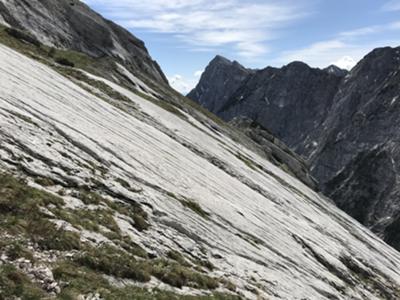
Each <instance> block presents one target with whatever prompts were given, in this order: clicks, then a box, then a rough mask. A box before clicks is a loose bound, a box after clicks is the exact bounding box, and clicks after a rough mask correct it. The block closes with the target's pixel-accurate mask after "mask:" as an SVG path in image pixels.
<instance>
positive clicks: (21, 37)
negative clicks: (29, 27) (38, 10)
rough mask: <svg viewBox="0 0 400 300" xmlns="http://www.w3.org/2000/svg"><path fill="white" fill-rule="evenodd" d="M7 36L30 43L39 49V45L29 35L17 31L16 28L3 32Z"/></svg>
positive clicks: (9, 28) (8, 28) (6, 29)
mask: <svg viewBox="0 0 400 300" xmlns="http://www.w3.org/2000/svg"><path fill="white" fill-rule="evenodd" d="M4 31H5V32H6V33H7V34H8V35H9V36H11V37H13V38H16V39H18V40H20V41H23V42H27V43H30V44H32V45H34V46H36V47H40V46H41V43H40V42H39V41H38V40H37V39H36V38H35V37H34V36H32V35H31V34H30V33H28V32H26V31H23V30H18V29H16V28H12V27H7V28H5V30H4Z"/></svg>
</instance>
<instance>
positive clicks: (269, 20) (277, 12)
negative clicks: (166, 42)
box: [86, 0, 306, 58]
mask: <svg viewBox="0 0 400 300" xmlns="http://www.w3.org/2000/svg"><path fill="white" fill-rule="evenodd" d="M86 2H87V3H88V4H96V6H102V8H103V11H105V12H106V14H107V15H108V16H109V17H112V18H113V19H114V20H117V21H118V22H119V23H120V24H122V25H124V26H126V27H128V28H130V29H136V28H140V29H144V30H148V31H152V32H158V33H168V34H171V35H172V36H174V37H175V38H178V39H180V40H183V41H184V42H185V43H187V44H188V45H190V47H192V48H194V49H196V48H200V49H204V48H214V49H213V50H215V48H216V47H222V46H229V47H232V48H233V49H236V50H237V53H238V54H239V55H241V56H243V57H250V58H251V57H259V56H261V55H263V54H265V53H266V52H267V51H268V48H267V47H266V45H265V44H266V43H267V42H268V41H270V40H271V39H275V38H276V37H277V32H278V31H279V30H280V29H282V28H285V27H286V26H288V25H289V24H290V23H291V22H293V21H294V20H296V19H298V18H300V17H303V16H304V15H305V14H304V13H300V12H302V11H303V12H304V11H306V10H305V9H300V7H299V6H300V4H299V2H302V1H294V0H285V1H277V0H264V1H260V0H225V1H219V2H218V1H214V0H147V1H132V0H118V1H109V0H86Z"/></svg>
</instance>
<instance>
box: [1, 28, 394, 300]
mask: <svg viewBox="0 0 400 300" xmlns="http://www.w3.org/2000/svg"><path fill="white" fill-rule="evenodd" d="M0 42H1V45H0V214H1V216H0V235H1V238H0V299H18V298H21V299H87V300H95V299H190V300H191V299H193V300H194V299H205V300H206V299H220V300H223V299H255V300H256V299H257V300H258V299H397V298H399V297H400V271H399V270H400V255H399V254H398V252H396V251H395V250H394V249H392V248H390V247H389V246H387V245H386V244H385V243H384V242H382V241H381V240H380V239H378V238H377V237H376V236H374V235H373V234H372V233H371V232H369V231H368V230H367V229H365V228H364V227H363V226H361V225H360V224H359V223H357V222H356V221H354V220H353V219H351V218H350V217H348V216H347V215H346V214H344V213H343V212H342V211H340V210H339V209H338V208H337V207H336V206H335V205H333V204H332V203H331V201H330V200H329V199H326V198H324V197H323V196H321V195H320V194H318V193H317V192H315V191H314V190H313V189H312V188H310V185H309V184H306V183H304V181H301V180H299V177H300V179H301V176H298V174H302V173H301V172H305V171H304V170H303V169H304V168H305V167H304V165H303V164H302V163H299V167H298V168H297V167H296V163H295V156H294V155H292V154H291V153H290V151H289V150H288V149H287V148H286V147H284V145H280V143H279V141H277V140H275V139H274V138H273V137H270V136H268V133H267V132H265V131H264V130H262V129H261V128H258V127H257V128H253V129H252V130H251V132H248V131H243V130H238V129H237V127H231V126H230V125H228V124H226V123H224V122H222V121H221V120H220V119H218V118H217V117H215V116H213V115H211V114H210V113H207V112H206V111H205V110H203V109H201V108H199V106H198V105H196V104H194V103H193V102H191V101H190V100H188V99H186V98H185V97H183V96H181V95H179V94H178V93H177V92H175V91H173V90H172V89H171V88H169V87H168V86H166V85H165V84H163V83H161V84H160V83H158V82H157V81H156V80H151V79H148V78H144V77H140V76H137V74H134V72H131V69H130V68H127V67H126V66H125V65H124V64H123V63H121V61H118V60H115V59H110V58H98V57H94V56H93V55H88V54H87V53H83V52H76V51H74V50H72V49H59V48H55V47H53V46H49V45H45V44H43V43H42V42H41V41H40V40H38V39H37V38H36V37H35V36H34V35H32V34H30V33H29V32H26V31H21V30H19V29H17V30H16V29H15V28H13V29H10V28H9V27H3V28H1V29H0ZM105 70H111V71H109V72H107V71H105ZM258 131H263V135H265V141H261V142H260V141H257V140H256V139H255V138H254V136H253V135H252V133H254V132H258ZM268 141H269V142H271V141H273V142H272V144H269V143H268ZM272 146H273V147H274V148H273V149H272V148H270V147H272ZM277 154H279V156H277ZM294 170H297V172H294ZM300 171H301V172H300ZM296 174H297V175H296Z"/></svg>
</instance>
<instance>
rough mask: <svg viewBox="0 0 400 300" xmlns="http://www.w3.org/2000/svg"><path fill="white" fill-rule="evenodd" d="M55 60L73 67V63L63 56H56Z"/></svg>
mask: <svg viewBox="0 0 400 300" xmlns="http://www.w3.org/2000/svg"><path fill="white" fill-rule="evenodd" d="M55 62H56V63H58V64H60V65H63V66H66V67H71V68H73V67H75V64H74V63H73V62H72V61H70V60H69V59H68V58H65V57H57V58H56V59H55Z"/></svg>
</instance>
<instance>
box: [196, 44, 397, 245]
mask: <svg viewBox="0 0 400 300" xmlns="http://www.w3.org/2000/svg"><path fill="white" fill-rule="evenodd" d="M399 71H400V48H389V47H388V48H381V49H376V50H374V51H372V52H371V53H370V54H369V55H367V56H366V57H365V58H364V59H363V60H362V61H361V62H360V63H359V64H358V65H357V66H356V67H355V68H354V69H353V70H352V71H351V72H350V73H347V72H345V71H343V70H340V69H339V68H337V67H334V66H330V67H328V68H326V69H324V70H319V69H312V68H309V67H308V66H307V65H305V64H302V63H298V62H295V63H292V64H289V65H288V66H286V67H283V68H282V69H275V68H266V69H264V70H262V71H258V72H256V73H254V74H251V75H249V76H248V77H247V78H246V79H245V80H244V81H243V83H242V84H241V85H240V87H238V88H237V90H236V92H235V93H234V94H233V95H231V96H230V99H229V100H228V101H227V102H226V103H227V104H225V105H224V107H223V108H222V109H221V110H219V111H218V112H217V113H218V114H219V115H220V116H221V117H223V118H224V119H226V120H230V119H232V118H234V117H237V116H246V117H249V118H251V119H252V120H255V121H257V122H258V123H260V124H262V126H263V127H266V128H268V129H269V130H271V132H272V133H273V134H275V135H276V136H277V137H278V138H280V139H282V140H283V142H285V143H287V144H288V145H289V146H290V147H291V148H292V149H294V150H295V151H296V152H297V153H299V154H301V155H303V156H304V157H305V158H307V159H308V160H309V161H310V164H311V169H312V174H313V176H314V177H315V178H316V179H317V180H318V181H319V186H320V188H321V189H322V191H324V192H325V193H326V194H327V195H328V196H330V197H331V198H332V199H333V200H334V201H335V202H336V203H337V204H338V206H339V207H341V208H342V209H344V210H345V211H346V212H347V213H349V214H350V215H352V216H353V217H355V218H356V219H357V220H359V221H360V222H362V223H363V224H365V225H367V226H369V227H370V228H372V229H373V230H374V231H375V232H376V233H378V234H379V235H380V236H381V237H383V238H384V239H385V240H386V241H387V242H388V243H390V244H391V245H393V246H395V247H397V248H398V249H400V236H399V234H398V233H397V231H396V230H397V229H399V228H400V225H399V224H400V204H399V202H398V199H399V188H398V186H399V184H398V174H400V166H399V161H400V148H399V145H398V142H399V140H400V131H399V127H398V126H399V124H400V92H399V90H400V74H399ZM210 80H212V78H211V79H210ZM203 84H204V83H203ZM203 101H206V100H205V99H203ZM212 101H215V99H213V100H212Z"/></svg>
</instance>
